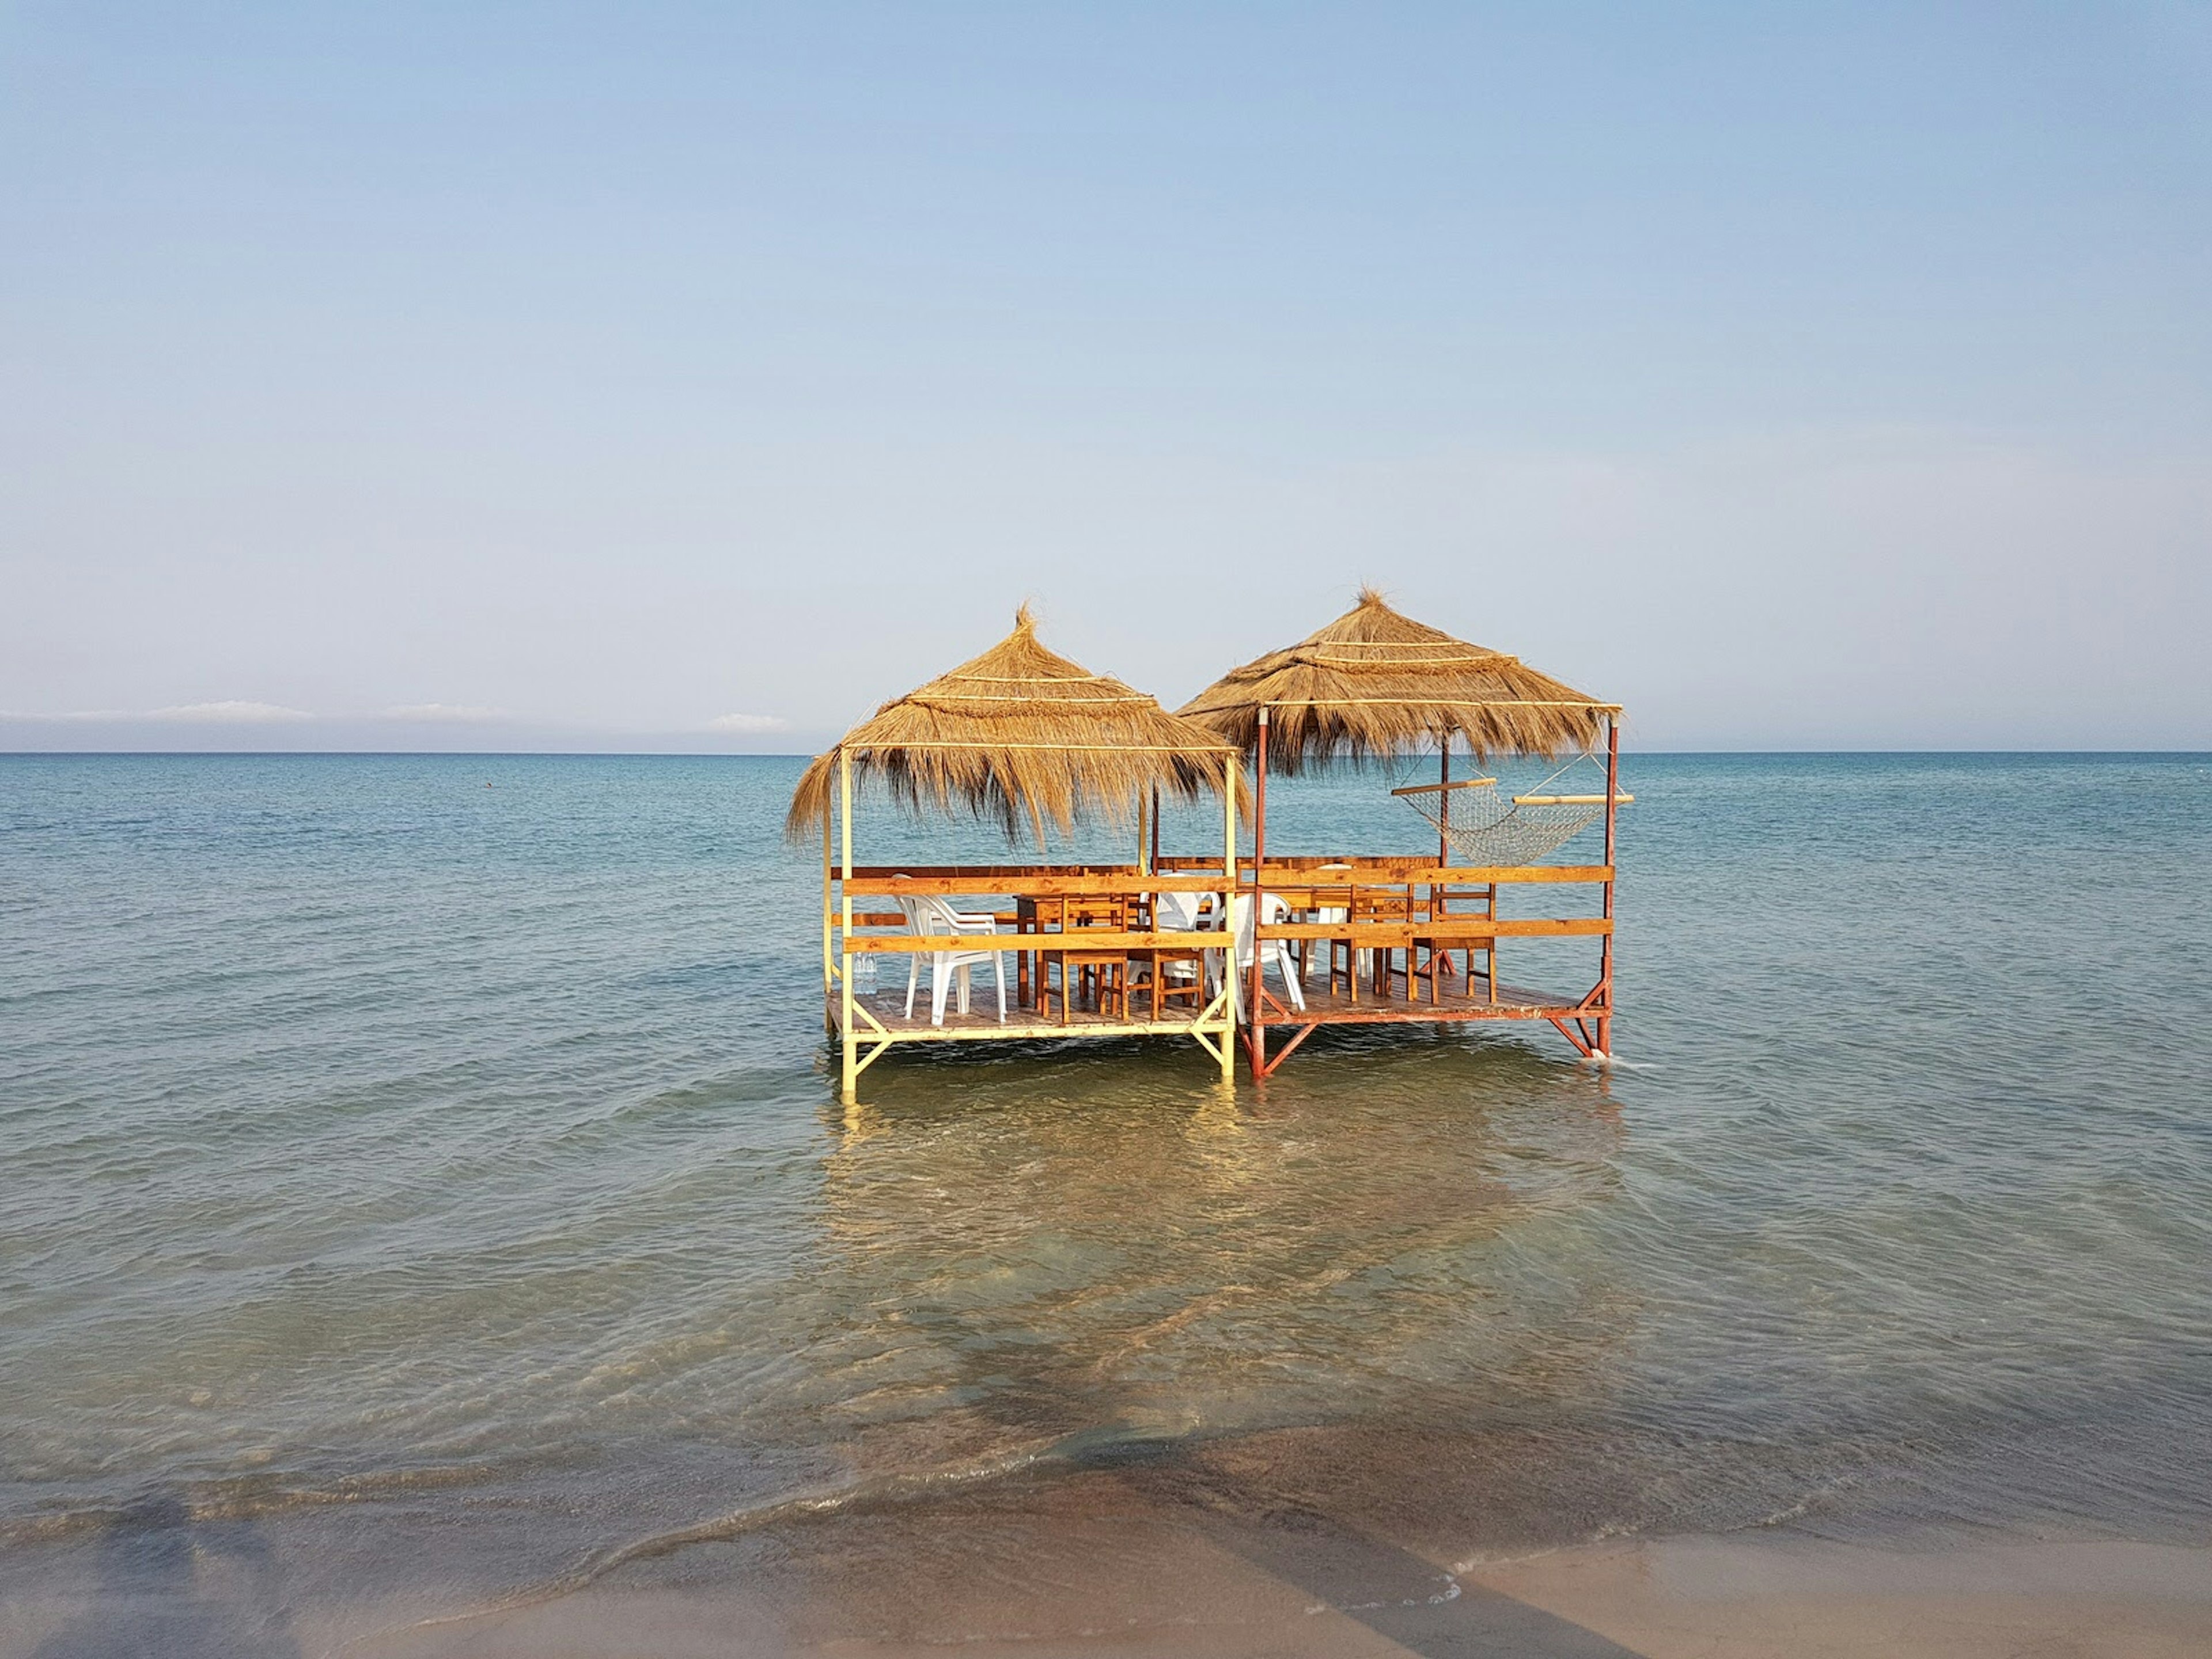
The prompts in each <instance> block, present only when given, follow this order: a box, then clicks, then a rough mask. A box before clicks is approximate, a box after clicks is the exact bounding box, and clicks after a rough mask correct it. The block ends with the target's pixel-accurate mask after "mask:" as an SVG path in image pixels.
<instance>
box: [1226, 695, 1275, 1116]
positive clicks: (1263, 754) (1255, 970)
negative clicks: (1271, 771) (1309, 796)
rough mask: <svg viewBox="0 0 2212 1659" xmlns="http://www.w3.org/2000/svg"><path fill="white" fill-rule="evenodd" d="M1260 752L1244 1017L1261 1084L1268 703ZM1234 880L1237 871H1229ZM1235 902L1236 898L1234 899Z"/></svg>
mask: <svg viewBox="0 0 2212 1659" xmlns="http://www.w3.org/2000/svg"><path fill="white" fill-rule="evenodd" d="M1256 747H1257V749H1258V750H1259V752H1258V754H1257V756H1256V757H1255V758H1254V760H1253V763H1252V770H1253V775H1254V781H1253V794H1252V995H1251V1000H1250V1001H1249V1002H1248V1003H1247V1004H1246V1005H1245V1008H1244V1017H1245V1018H1247V1019H1248V1020H1249V1021H1250V1022H1251V1042H1250V1047H1251V1051H1252V1080H1253V1081H1254V1082H1255V1083H1261V1082H1265V1081H1266V1080H1267V1021H1266V1020H1265V1019H1264V1018H1261V1012H1260V868H1261V865H1263V864H1264V863H1265V862H1266V861H1267V705H1266V704H1265V703H1262V704H1261V705H1260V738H1259V742H1258V744H1257V745H1256ZM1229 875H1230V879H1231V882H1232V883H1233V882H1234V881H1235V879H1236V876H1237V872H1235V871H1234V870H1231V872H1229ZM1232 902H1233V901H1232ZM1229 957H1230V961H1231V965H1232V967H1233V965H1234V963H1235V962H1236V959H1237V941H1236V939H1235V938H1234V937H1233V936H1232V937H1231V939H1230V941H1229Z"/></svg>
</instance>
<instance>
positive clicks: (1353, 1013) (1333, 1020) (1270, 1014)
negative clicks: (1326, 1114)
mask: <svg viewBox="0 0 2212 1659" xmlns="http://www.w3.org/2000/svg"><path fill="white" fill-rule="evenodd" d="M1394 988H1395V991H1396V992H1397V994H1395V995H1394V996H1389V997H1380V996H1377V995H1376V994H1375V991H1374V988H1373V987H1372V986H1371V985H1363V986H1361V987H1360V989H1359V997H1358V1000H1357V1001H1354V1000H1352V997H1351V995H1350V994H1348V993H1347V992H1346V990H1345V988H1344V982H1343V981H1341V980H1339V981H1337V988H1336V989H1335V990H1334V991H1333V992H1332V991H1328V990H1325V989H1323V988H1322V981H1321V977H1320V975H1319V973H1318V972H1316V975H1315V976H1314V978H1313V979H1312V980H1311V981H1309V982H1308V983H1307V984H1306V986H1305V987H1304V989H1305V999H1306V1006H1305V1010H1304V1012H1299V1011H1298V1010H1297V1009H1296V1008H1293V1007H1291V1006H1290V1005H1289V1001H1288V1000H1287V999H1286V998H1285V996H1284V995H1283V992H1282V987H1281V986H1280V985H1279V984H1278V983H1277V982H1276V981H1274V980H1273V978H1272V977H1271V978H1270V979H1269V980H1268V981H1267V994H1268V995H1269V996H1270V997H1271V998H1273V1005H1272V1006H1269V1008H1268V1009H1267V1023H1268V1024H1270V1025H1274V1024H1287V1025H1310V1024H1322V1025H1345V1024H1388V1023H1393V1022H1396V1023H1411V1022H1416V1021H1420V1020H1439V1019H1546V1018H1550V1017H1551V1016H1552V1015H1553V1014H1565V1013H1568V1012H1571V1011H1572V1010H1573V1009H1574V1008H1575V1006H1577V1004H1578V1003H1579V1002H1580V1001H1581V998H1580V997H1578V996H1560V995H1557V994H1553V993H1552V992H1550V991H1532V990H1529V989H1528V987H1525V986H1520V985H1512V984H1507V983H1504V982H1501V983H1500V984H1499V985H1498V1000H1497V1001H1495V1002H1492V1000H1490V987H1489V986H1488V984H1487V983H1486V981H1484V980H1483V978H1482V976H1481V975H1476V976H1475V980H1474V994H1472V995H1470V996H1462V995H1461V994H1459V992H1458V991H1457V990H1456V989H1455V988H1454V987H1453V986H1452V984H1451V982H1450V981H1446V984H1445V988H1444V994H1443V1000H1442V1001H1441V1002H1434V1003H1432V1002H1431V1001H1430V1000H1429V987H1428V982H1427V981H1425V980H1424V981H1420V982H1419V992H1420V1000H1419V1001H1418V1002H1411V1001H1408V1000H1407V998H1406V995H1405V984H1404V981H1403V980H1402V979H1401V981H1399V982H1398V984H1397V985H1396V986H1395V987H1394Z"/></svg>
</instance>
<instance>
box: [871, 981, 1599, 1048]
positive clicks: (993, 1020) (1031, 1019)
mask: <svg viewBox="0 0 2212 1659" xmlns="http://www.w3.org/2000/svg"><path fill="white" fill-rule="evenodd" d="M1419 988H1420V991H1421V1000H1419V1001H1418V1002H1413V1001H1408V1000H1407V998H1406V996H1405V995H1404V983H1403V976H1402V975H1401V976H1399V983H1398V985H1397V987H1396V989H1397V992H1398V994H1395V995H1393V996H1390V997H1388V998H1384V997H1379V996H1377V995H1376V994H1374V992H1373V990H1372V989H1371V988H1370V987H1366V986H1363V987H1361V990H1360V994H1359V997H1358V1000H1356V1001H1355V1000H1353V999H1352V997H1351V996H1350V995H1349V994H1346V991H1345V990H1344V988H1343V984H1342V981H1339V982H1338V987H1337V989H1336V990H1335V991H1334V992H1331V991H1328V990H1326V989H1324V988H1323V987H1322V979H1321V975H1320V972H1319V970H1318V969H1316V973H1315V976H1314V978H1313V979H1312V980H1311V981H1308V983H1307V984H1306V986H1305V987H1304V989H1305V999H1306V1006H1305V1008H1304V1011H1303V1012H1301V1011H1299V1010H1297V1009H1296V1008H1292V1007H1291V1006H1289V1004H1288V1002H1287V1001H1286V1000H1285V998H1284V996H1283V989H1282V985H1281V982H1280V981H1278V980H1276V979H1275V978H1274V977H1273V975H1270V976H1269V977H1268V979H1267V995H1268V997H1269V999H1270V1002H1269V1004H1268V1006H1267V1009H1266V1014H1267V1024H1269V1025H1385V1024H1422V1023H1428V1022H1434V1021H1438V1020H1449V1021H1459V1020H1480V1019H1553V1018H1564V1017H1566V1016H1569V1015H1571V1014H1573V1013H1575V1012H1577V1010H1578V1009H1581V1002H1580V1000H1579V999H1578V998H1576V997H1573V996H1562V995H1559V994H1554V993H1553V992H1549V991H1533V990H1530V989H1528V987H1524V986H1518V985H1511V984H1500V985H1499V986H1498V1000H1496V1001H1495V1002H1492V1000H1490V987H1489V986H1488V985H1487V983H1486V981H1484V980H1483V978H1482V976H1481V975H1479V974H1478V975H1475V978H1474V985H1473V987H1472V994H1469V995H1462V994H1460V992H1459V991H1458V989H1456V988H1455V987H1453V986H1451V985H1450V984H1449V981H1448V982H1447V986H1446V989H1445V992H1444V995H1443V1000H1442V1001H1441V1002H1433V1003H1432V1002H1431V1001H1429V1000H1428V987H1427V984H1426V982H1425V981H1423V982H1422V983H1421V985H1420V987H1419ZM853 1000H854V1003H855V1004H857V1005H859V1006H860V1007H862V1008H864V1009H865V1010H866V1013H867V1014H871V1015H873V1016H874V1018H875V1021H876V1026H880V1027H881V1030H877V1029H876V1026H872V1025H871V1024H869V1022H868V1020H867V1019H866V1018H859V1019H856V1020H855V1021H854V1024H855V1025H856V1026H858V1028H859V1030H860V1035H861V1036H863V1037H865V1038H867V1039H869V1040H881V1039H882V1038H884V1037H888V1038H890V1040H892V1041H894V1042H974V1041H986V1042H987V1041H990V1040H992V1039H994V1038H1029V1039H1032V1040H1035V1039H1044V1040H1052V1039H1059V1038H1068V1037H1104V1036H1188V1035H1189V1034H1190V1031H1191V1028H1192V1027H1193V1026H1194V1024H1196V1023H1197V1019H1196V1016H1195V1014H1194V1012H1192V1011H1191V1010H1190V1008H1189V1007H1188V1006H1187V1005H1186V1006H1178V1007H1170V1008H1169V1009H1168V1010H1167V1011H1166V1012H1165V1013H1164V1016H1163V1017H1162V1018H1159V1019H1157V1020H1155V1019H1152V1018H1146V1017H1144V1016H1142V1015H1140V1016H1139V1018H1135V1019H1127V1020H1125V1019H1122V1018H1119V1017H1117V1016H1113V1015H1106V1014H1100V1013H1097V1012H1094V1011H1092V1010H1091V1009H1087V1008H1083V1007H1078V1008H1077V1009H1076V1010H1075V1011H1074V1012H1073V1015H1071V1016H1070V1018H1069V1019H1068V1021H1067V1023H1066V1024H1061V1023H1060V1020H1059V1018H1058V1014H1059V1012H1060V1011H1059V1008H1058V1006H1057V1004H1055V1005H1054V1010H1053V1018H1043V1017H1042V1016H1040V1015H1039V1014H1038V1013H1037V1012H1036V1010H1035V1009H1033V1008H1022V1007H1017V1006H1014V1004H1013V1002H1012V999H1011V998H1010V999H1009V1000H1008V1003H1007V1007H1006V1023H1005V1024H1000V1021H999V1005H998V1000H997V999H996V998H995V997H994V996H993V995H992V994H990V993H989V991H988V989H987V987H979V988H978V990H977V992H976V994H975V995H974V996H973V998H972V999H971V1000H970V1005H969V1011H968V1012H966V1013H964V1014H963V1013H961V1012H958V1011H957V1009H955V1008H954V1007H952V1006H951V1005H950V1004H949V1003H948V1005H947V1006H946V1007H945V1024H942V1025H932V1024H930V1022H929V988H928V987H927V986H924V987H922V991H921V994H920V995H919V996H917V997H916V998H915V1003H914V1018H912V1019H908V1018H907V1017H906V993H905V991H904V990H903V989H900V990H897V991H873V992H871V993H869V994H866V995H865V996H856V997H854V999H853ZM1582 1012H1585V1013H1587V1012H1589V1011H1588V1010H1587V1009H1582ZM843 1015H844V999H843V998H842V996H840V995H838V994H834V993H833V994H831V995H830V997H829V1024H830V1028H831V1030H834V1031H840V1032H842V1026H841V1025H840V1021H841V1020H842V1018H843ZM1209 1029H1211V1028H1209Z"/></svg>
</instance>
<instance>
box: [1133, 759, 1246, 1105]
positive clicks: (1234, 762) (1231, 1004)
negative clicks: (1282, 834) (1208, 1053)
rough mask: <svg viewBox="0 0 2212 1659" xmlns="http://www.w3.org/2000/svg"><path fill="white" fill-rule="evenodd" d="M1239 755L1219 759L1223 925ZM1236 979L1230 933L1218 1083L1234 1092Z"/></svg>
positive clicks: (1232, 878)
mask: <svg viewBox="0 0 2212 1659" xmlns="http://www.w3.org/2000/svg"><path fill="white" fill-rule="evenodd" d="M1243 759H1244V757H1243V752H1242V751H1241V750H1237V749H1234V748H1232V749H1231V750H1229V752H1228V753H1227V754H1225V755H1224V756H1223V757H1221V839H1222V850H1221V872H1222V873H1221V879H1222V890H1221V920H1222V921H1223V923H1224V924H1225V925H1226V924H1227V922H1228V921H1229V907H1230V906H1231V904H1232V903H1234V902H1236V898H1237V773H1238V772H1239V771H1240V770H1242V769H1243ZM1152 829H1153V833H1154V834H1155V835H1157V834H1158V831H1159V815H1158V811H1157V809H1155V811H1154V813H1153V817H1152ZM1152 863H1153V866H1154V867H1155V868H1158V864H1159V858H1158V853H1157V850H1156V851H1155V853H1154V856H1153V859H1152ZM1236 979H1237V939H1236V936H1235V935H1234V934H1233V933H1232V934H1231V936H1230V939H1229V961H1228V965H1227V969H1226V971H1225V972H1224V973H1223V975H1222V976H1221V991H1222V997H1221V1002H1222V1012H1221V1028H1220V1029H1221V1082H1222V1085H1223V1086H1224V1087H1225V1088H1230V1089H1233V1088H1235V1086H1236V1084H1237V1015H1236V1013H1235V1012H1234V1010H1235V1007H1236V999H1234V998H1233V997H1231V996H1230V995H1229V987H1231V985H1232V984H1234V983H1235V982H1236Z"/></svg>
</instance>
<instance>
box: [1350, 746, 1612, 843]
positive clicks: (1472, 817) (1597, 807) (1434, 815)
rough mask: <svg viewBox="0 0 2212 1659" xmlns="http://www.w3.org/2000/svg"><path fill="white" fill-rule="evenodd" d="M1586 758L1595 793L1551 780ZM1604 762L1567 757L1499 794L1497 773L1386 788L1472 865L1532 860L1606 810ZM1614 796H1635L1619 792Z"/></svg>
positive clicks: (1569, 837) (1595, 758)
mask: <svg viewBox="0 0 2212 1659" xmlns="http://www.w3.org/2000/svg"><path fill="white" fill-rule="evenodd" d="M1584 761H1588V762H1589V763H1590V764H1591V765H1593V766H1598V767H1599V772H1600V777H1599V781H1598V793H1596V794H1595V795H1590V794H1569V793H1560V792H1558V791H1556V790H1555V789H1554V787H1553V786H1554V785H1556V784H1557V783H1558V782H1559V779H1560V778H1561V777H1562V776H1563V775H1565V774H1566V773H1567V772H1569V771H1571V770H1572V769H1574V768H1575V767H1577V766H1579V765H1580V764H1582V763H1583V762H1584ZM1603 770H1604V769H1603V767H1602V766H1600V765H1599V762H1598V758H1597V757H1596V756H1595V755H1594V754H1583V755H1579V756H1577V757H1575V758H1574V759H1573V760H1571V761H1569V762H1568V763H1566V764H1565V766H1562V767H1560V768H1559V769H1558V770H1557V771H1555V772H1553V774H1552V775H1550V776H1549V777H1547V778H1546V779H1545V780H1544V781H1543V782H1541V783H1540V784H1538V785H1537V786H1536V787H1534V789H1531V790H1528V791H1527V792H1526V793H1522V794H1518V795H1514V796H1511V797H1510V798H1507V797H1501V796H1500V795H1499V794H1498V780H1497V779H1496V778H1488V777H1476V778H1468V779H1467V780H1465V781H1462V782H1458V783H1448V784H1437V783H1431V784H1423V785H1415V786H1412V787H1401V788H1396V789H1393V790H1392V791H1391V792H1390V793H1392V794H1394V795H1395V796H1396V797H1397V798H1398V799H1401V800H1402V801H1404V802H1405V803H1406V805H1408V806H1410V807H1412V808H1413V810H1414V811H1416V812H1419V814H1420V815H1421V816H1422V817H1424V818H1425V819H1426V820H1427V821H1428V822H1429V823H1430V824H1431V825H1432V826H1433V827H1434V828H1435V829H1436V830H1437V833H1438V834H1439V835H1441V836H1443V838H1444V841H1445V842H1446V843H1447V844H1448V845H1449V847H1450V848H1451V849H1452V850H1453V851H1454V852H1455V853H1457V854H1459V855H1460V856H1461V857H1462V859H1464V860H1466V861H1467V862H1468V863H1469V864H1473V865H1517V864H1534V863H1535V862H1536V861H1537V860H1539V859H1542V858H1547V857H1548V856H1550V855H1551V854H1553V853H1555V852H1557V851H1558V850H1559V848H1562V847H1564V846H1565V845H1566V844H1567V842H1571V841H1572V840H1573V839H1574V838H1575V837H1576V836H1578V835H1580V834H1582V832H1583V830H1585V829H1589V827H1590V825H1592V824H1593V823H1596V822H1597V821H1598V820H1599V819H1601V818H1602V817H1604V816H1605V795H1604V793H1603V791H1604V787H1605V784H1604V777H1603ZM1614 799H1616V800H1621V801H1626V800H1629V799H1633V797H1632V796H1628V795H1617V796H1615V797H1614Z"/></svg>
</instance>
